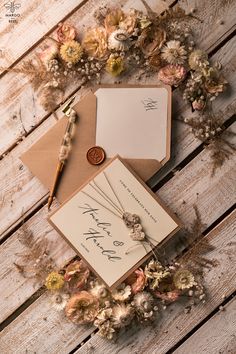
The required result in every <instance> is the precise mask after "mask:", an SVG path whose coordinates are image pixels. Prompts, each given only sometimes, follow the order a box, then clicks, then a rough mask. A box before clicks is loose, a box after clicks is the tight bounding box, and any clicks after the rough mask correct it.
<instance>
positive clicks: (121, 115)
mask: <svg viewBox="0 0 236 354" xmlns="http://www.w3.org/2000/svg"><path fill="white" fill-rule="evenodd" d="M95 95H96V97H97V122H96V145H98V146H102V147H103V148H104V149H105V151H106V154H107V157H113V156H115V155H116V154H117V153H118V154H119V155H121V156H123V157H125V158H138V159H153V160H157V161H160V162H161V161H163V160H164V159H165V158H166V156H167V155H168V150H169V138H168V132H169V127H168V122H169V117H170V96H171V93H170V90H169V88H167V87H166V86H162V87H118V88H116V89H114V88H102V87H101V88H99V89H98V90H96V92H95ZM121 137H122V139H121Z"/></svg>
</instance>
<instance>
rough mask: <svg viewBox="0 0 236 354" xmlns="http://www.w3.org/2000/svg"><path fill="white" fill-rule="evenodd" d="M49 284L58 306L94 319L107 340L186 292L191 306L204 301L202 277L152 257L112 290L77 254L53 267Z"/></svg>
mask: <svg viewBox="0 0 236 354" xmlns="http://www.w3.org/2000/svg"><path fill="white" fill-rule="evenodd" d="M45 286H46V288H47V289H48V290H50V292H51V302H52V306H53V307H54V308H55V309H56V310H59V311H61V310H63V311H64V312H65V315H66V317H67V318H68V319H69V320H70V321H72V322H74V323H75V324H89V323H92V324H93V325H95V326H96V327H97V328H98V333H99V334H100V335H101V336H103V337H105V338H107V339H112V338H113V337H114V335H115V333H117V332H119V330H120V329H121V328H124V327H126V326H128V325H130V324H131V323H132V322H134V321H138V322H141V323H144V322H147V321H153V320H154V319H155V318H156V317H157V316H158V314H159V313H160V311H161V310H165V309H166V306H167V305H168V304H170V303H172V302H175V301H178V300H179V299H180V298H181V297H183V296H184V297H187V298H189V301H190V304H191V305H192V304H195V303H198V302H199V301H202V302H205V293H204V288H203V286H202V284H201V281H200V277H199V276H196V275H194V274H193V273H192V272H191V271H190V270H188V269H187V268H183V267H182V266H181V265H180V264H179V263H173V264H172V265H169V266H163V265H162V264H161V263H160V262H158V261H157V260H154V259H151V260H150V261H149V262H148V263H147V264H146V266H143V267H141V268H139V269H137V270H135V271H134V272H133V273H132V274H131V275H130V276H129V277H128V278H127V279H126V280H125V282H123V283H122V284H121V285H120V286H119V287H118V288H117V289H115V290H114V291H112V292H110V291H109V290H108V289H107V288H106V286H105V284H103V283H102V282H101V281H100V280H99V279H97V278H96V277H95V276H94V275H93V274H92V273H91V272H90V270H89V269H88V268H87V266H86V265H85V264H84V262H83V261H82V260H79V259H75V260H74V261H73V262H72V263H70V264H69V265H68V266H66V267H65V269H64V270H63V271H61V272H56V271H53V272H51V273H50V274H49V275H48V276H47V278H46V282H45ZM191 305H190V306H191Z"/></svg>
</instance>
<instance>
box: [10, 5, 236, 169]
mask: <svg viewBox="0 0 236 354" xmlns="http://www.w3.org/2000/svg"><path fill="white" fill-rule="evenodd" d="M142 2H143V4H144V6H145V7H146V10H147V14H144V13H143V12H141V11H138V10H135V9H131V10H130V11H129V12H128V13H125V12H124V11H123V10H122V9H120V8H113V9H109V8H106V7H103V8H99V10H98V11H96V12H95V14H94V17H95V19H96V21H97V23H98V26H97V27H95V28H89V29H87V30H85V33H80V32H79V34H78V33H77V30H76V29H75V28H74V27H73V26H71V25H70V24H67V23H60V24H59V25H58V28H57V30H56V33H55V34H54V35H53V37H50V38H47V41H46V46H45V47H44V48H43V49H42V50H41V52H39V53H38V54H37V56H36V57H35V59H34V60H31V61H30V62H26V63H24V64H23V66H22V67H21V68H20V69H17V72H22V73H24V74H27V75H28V76H29V77H30V81H31V83H32V85H33V87H34V88H35V89H36V90H37V92H38V95H39V98H40V102H41V104H42V105H43V106H44V108H45V109H46V110H53V109H54V108H55V106H56V102H59V100H58V99H60V100H61V99H62V97H63V93H64V91H65V89H66V88H68V87H69V86H70V85H71V84H72V83H74V82H76V83H77V86H80V87H83V86H84V85H85V84H86V83H96V84H99V83H100V80H101V77H102V75H103V73H104V72H107V73H108V74H109V75H111V76H112V77H114V78H118V77H122V76H123V77H124V78H125V75H126V74H129V73H138V74H139V75H140V72H141V71H143V72H144V73H145V75H147V76H156V78H157V81H161V82H162V83H164V84H167V85H171V86H173V87H178V86H180V88H181V89H182V91H183V99H184V100H185V101H187V102H188V103H189V104H190V105H191V108H192V111H193V112H194V111H196V112H200V117H196V116H194V117H191V118H189V119H185V120H184V122H185V123H186V124H188V125H190V126H191V128H192V129H191V130H192V132H193V133H194V135H195V137H196V138H199V139H200V140H202V141H203V142H204V143H206V145H207V146H208V148H210V149H211V151H212V154H211V157H212V159H213V173H214V171H215V169H216V168H218V167H220V166H221V165H222V164H223V163H224V161H225V160H226V159H227V158H228V157H229V154H230V153H231V152H232V150H234V149H235V147H234V146H232V145H230V146H229V144H228V142H227V140H226V139H221V133H222V129H221V124H220V121H219V120H218V118H217V117H215V116H214V114H213V113H212V103H213V101H214V100H215V99H216V98H217V97H218V96H219V95H220V94H221V93H222V92H223V91H224V90H225V89H226V86H227V81H226V80H225V79H224V77H223V76H222V74H221V65H220V63H215V64H213V65H211V63H210V61H209V58H208V55H207V53H206V52H204V51H202V50H200V49H198V48H195V41H194V33H193V31H192V30H191V26H190V20H192V19H193V20H195V21H199V19H197V18H196V17H195V16H193V14H186V13H185V11H184V10H183V9H181V8H180V7H178V6H175V7H173V8H170V9H168V10H166V11H165V12H164V13H163V14H161V15H157V14H156V13H155V12H153V11H152V10H151V9H150V7H149V6H148V5H147V4H146V1H144V0H142ZM11 70H14V69H11Z"/></svg>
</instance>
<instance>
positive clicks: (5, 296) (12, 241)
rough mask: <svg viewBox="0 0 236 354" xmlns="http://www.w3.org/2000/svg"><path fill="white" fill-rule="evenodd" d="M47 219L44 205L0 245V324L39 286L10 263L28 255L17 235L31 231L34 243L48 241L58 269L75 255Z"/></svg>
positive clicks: (19, 260) (19, 261)
mask: <svg viewBox="0 0 236 354" xmlns="http://www.w3.org/2000/svg"><path fill="white" fill-rule="evenodd" d="M56 206H58V205H57V204H56V203H54V206H53V207H56ZM47 216H48V210H47V206H45V207H44V208H42V209H41V210H40V211H39V212H38V213H36V214H35V215H34V216H33V217H32V218H31V219H30V220H29V221H28V222H26V223H25V224H24V226H22V227H21V228H19V229H18V230H17V231H16V232H15V233H14V234H13V235H12V236H11V237H10V238H9V239H8V240H7V241H6V242H4V243H3V244H2V245H1V246H0V264H1V270H0V284H1V285H0V287H1V301H0V323H1V322H3V321H4V320H5V319H6V318H7V317H8V316H10V315H11V314H12V313H13V312H14V311H15V310H17V308H18V307H19V306H20V305H22V304H23V303H24V302H25V301H26V299H28V298H30V297H31V296H32V294H33V293H34V292H35V291H36V290H38V289H39V287H40V285H42V284H40V283H36V281H35V279H34V278H24V277H23V276H22V274H21V273H19V272H18V271H17V269H16V267H15V266H14V264H13V263H14V262H16V263H19V264H21V262H22V261H21V258H20V257H18V256H17V254H21V253H24V252H26V251H28V252H29V250H28V249H27V248H26V247H25V246H23V245H22V243H21V242H20V241H19V236H20V235H23V234H24V232H26V230H27V232H30V233H31V232H32V237H33V240H34V241H35V242H37V241H38V240H45V244H46V242H48V251H49V253H50V255H51V257H52V258H53V260H55V265H56V267H58V269H60V268H62V267H63V266H64V264H65V262H68V260H69V259H70V258H72V257H74V256H75V253H74V251H73V250H72V249H71V248H70V247H69V246H68V245H67V243H66V242H65V241H64V240H63V239H62V238H61V237H60V236H59V235H58V233H57V232H56V231H55V230H54V229H53V228H52V227H51V226H50V225H49V223H48V222H47V220H46V218H47ZM12 280H14V281H12Z"/></svg>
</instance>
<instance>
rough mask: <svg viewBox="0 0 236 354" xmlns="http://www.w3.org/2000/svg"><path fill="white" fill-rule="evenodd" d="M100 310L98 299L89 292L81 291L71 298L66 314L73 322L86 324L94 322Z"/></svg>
mask: <svg viewBox="0 0 236 354" xmlns="http://www.w3.org/2000/svg"><path fill="white" fill-rule="evenodd" d="M98 308H99V301H98V299H97V298H96V297H95V296H93V295H92V294H90V293H88V292H87V291H81V292H79V293H77V294H75V295H73V296H72V297H71V298H70V300H69V301H68V303H67V305H66V308H65V313H66V316H67V318H68V319H69V320H71V321H72V322H74V323H78V324H85V323H90V322H93V321H94V319H95V317H96V315H97V313H98Z"/></svg>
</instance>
